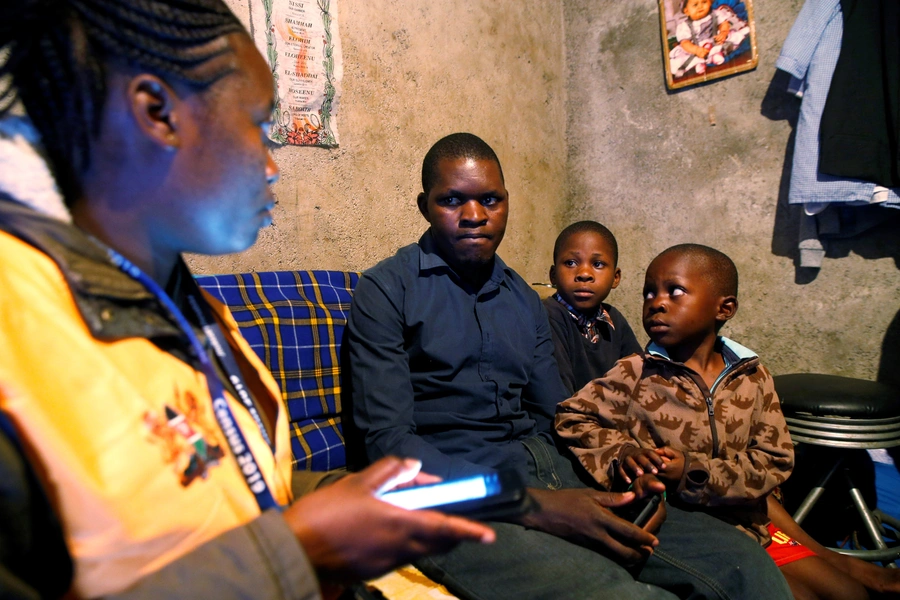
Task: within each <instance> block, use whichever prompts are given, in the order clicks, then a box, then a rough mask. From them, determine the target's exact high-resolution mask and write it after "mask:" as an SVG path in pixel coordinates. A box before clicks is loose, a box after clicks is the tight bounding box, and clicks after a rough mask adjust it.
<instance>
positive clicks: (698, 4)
mask: <svg viewBox="0 0 900 600" xmlns="http://www.w3.org/2000/svg"><path fill="white" fill-rule="evenodd" d="M659 17H660V21H661V27H662V45H663V60H664V61H665V65H666V84H667V85H668V86H669V89H676V88H680V87H684V86H687V85H694V84H697V83H702V82H704V81H711V80H713V79H718V78H719V77H725V76H726V75H733V74H734V73H740V72H742V71H749V70H751V69H753V68H755V67H756V64H757V62H758V60H759V59H758V56H757V53H756V25H755V23H754V22H753V5H752V2H751V0H659Z"/></svg>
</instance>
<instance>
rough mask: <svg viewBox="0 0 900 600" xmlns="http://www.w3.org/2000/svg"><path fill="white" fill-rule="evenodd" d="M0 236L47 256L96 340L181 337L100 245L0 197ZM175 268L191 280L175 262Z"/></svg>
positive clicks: (146, 293) (148, 294) (151, 298)
mask: <svg viewBox="0 0 900 600" xmlns="http://www.w3.org/2000/svg"><path fill="white" fill-rule="evenodd" d="M0 231H6V232H7V233H9V234H10V235H13V236H15V237H17V238H19V239H20V240H22V241H23V242H25V243H27V244H29V245H30V246H33V247H34V248H36V249H38V250H40V251H41V252H43V253H44V254H46V255H47V256H48V257H49V258H50V259H51V260H53V262H55V263H56V265H57V266H58V267H59V270H60V271H61V272H62V274H63V276H64V277H65V279H66V283H67V284H68V286H69V289H70V290H71V292H72V297H73V299H74V300H75V304H76V305H77V306H78V310H79V312H80V313H81V316H82V318H83V319H84V322H85V324H86V325H87V326H88V328H89V329H90V331H91V333H92V334H93V336H94V337H96V338H98V339H121V338H124V337H143V338H151V337H159V336H170V335H171V336H180V335H181V333H180V330H179V329H178V328H177V326H175V325H174V323H172V322H170V321H169V320H168V319H167V318H166V317H165V316H164V315H163V311H156V310H147V307H148V305H150V304H155V303H158V301H157V300H156V297H155V296H154V295H153V294H152V293H151V292H150V291H149V290H147V289H146V288H145V287H144V286H143V285H142V284H141V283H140V282H138V281H136V280H134V279H132V278H131V277H129V276H128V275H126V274H125V273H123V272H122V271H120V270H119V268H118V267H116V266H115V265H114V264H113V263H112V261H111V260H110V259H109V257H108V256H107V254H106V251H105V250H104V249H103V247H102V245H100V244H98V243H96V242H94V241H93V240H92V239H91V238H89V237H88V236H87V234H85V233H84V232H83V231H81V230H80V229H78V228H77V227H74V226H72V225H70V224H68V223H65V222H63V221H61V220H59V219H56V218H52V217H48V216H47V215H45V214H42V213H40V212H38V211H36V210H34V209H32V208H28V207H26V206H24V205H21V204H18V203H16V202H13V201H9V200H8V199H7V198H5V197H4V195H3V194H2V193H0ZM176 269H178V270H180V271H182V272H181V273H180V276H181V277H190V276H191V275H190V271H189V270H188V269H187V265H185V264H184V262H183V261H182V260H181V259H179V262H178V265H177V266H176Z"/></svg>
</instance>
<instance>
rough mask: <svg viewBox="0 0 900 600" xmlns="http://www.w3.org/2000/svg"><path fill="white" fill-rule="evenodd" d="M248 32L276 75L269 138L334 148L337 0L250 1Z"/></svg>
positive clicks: (340, 72)
mask: <svg viewBox="0 0 900 600" xmlns="http://www.w3.org/2000/svg"><path fill="white" fill-rule="evenodd" d="M250 32H251V33H252V35H253V40H254V42H255V43H256V46H257V48H259V50H260V52H262V54H263V56H265V58H266V61H267V62H268V63H269V67H270V68H271V69H272V76H273V77H274V79H275V85H276V99H275V102H276V105H275V111H274V114H273V118H272V121H273V124H272V131H271V132H270V134H269V137H270V138H271V139H272V140H273V141H275V142H277V143H279V144H291V145H295V146H327V147H333V146H337V145H338V131H337V115H338V106H339V99H340V95H341V79H342V77H343V63H342V59H341V40H340V36H339V35H338V20H337V0H250Z"/></svg>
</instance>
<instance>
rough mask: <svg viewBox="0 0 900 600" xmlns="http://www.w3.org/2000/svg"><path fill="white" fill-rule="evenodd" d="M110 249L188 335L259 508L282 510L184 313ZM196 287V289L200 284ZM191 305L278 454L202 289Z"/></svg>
mask: <svg viewBox="0 0 900 600" xmlns="http://www.w3.org/2000/svg"><path fill="white" fill-rule="evenodd" d="M106 250H107V253H108V254H109V258H110V260H112V262H113V264H115V265H116V266H117V267H118V268H119V269H120V270H121V271H122V272H123V273H125V274H126V275H128V276H129V277H131V278H132V279H135V280H137V281H139V282H140V283H142V284H143V285H144V286H145V287H146V288H147V289H148V290H150V292H151V293H152V294H153V295H154V296H156V298H157V300H159V301H160V303H161V304H162V305H163V306H164V307H165V308H166V310H167V311H168V312H169V315H170V316H171V317H172V318H173V319H174V320H175V322H176V323H177V324H178V327H179V329H181V331H182V333H184V335H185V336H187V338H188V341H189V342H190V344H191V348H192V349H193V352H194V355H195V357H196V358H197V360H198V361H199V362H200V368H201V369H202V371H203V374H204V375H205V376H206V385H207V386H208V387H209V396H210V398H212V407H213V414H215V417H216V421H218V423H219V428H220V429H221V430H222V434H223V435H224V436H225V440H226V441H227V442H228V446H229V448H231V452H232V454H234V458H235V460H236V461H237V464H238V468H239V469H240V471H241V474H242V475H243V476H244V480H245V481H246V482H247V487H249V488H250V491H251V492H253V495H254V496H255V497H256V503H257V504H258V505H259V508H260V510H261V511H265V510H268V509H270V508H277V509H279V510H280V509H281V508H282V507H281V505H279V504H278V502H276V501H275V498H274V496H272V492H271V490H269V486H268V484H267V483H266V480H265V478H264V477H263V475H262V472H261V471H260V468H259V464H258V463H257V461H256V457H255V456H253V452H252V451H251V450H250V446H249V444H247V440H246V438H245V437H244V432H243V431H241V428H240V426H239V425H238V423H237V420H236V419H235V418H234V414H233V413H232V412H231V407H230V406H229V405H228V399H227V398H226V397H225V388H224V386H223V385H222V382H221V380H220V379H219V374H218V373H217V371H216V368H215V366H214V365H213V363H212V361H211V360H210V358H209V355H208V354H207V353H206V350H205V349H204V348H203V344H202V343H200V340H199V339H198V338H197V335H196V334H195V333H194V330H193V328H191V325H190V323H189V322H188V320H187V319H186V318H185V316H184V314H182V312H181V310H179V308H178V307H177V306H176V305H175V303H174V302H173V301H172V299H171V298H169V295H168V294H166V292H165V291H164V290H163V289H162V288H161V287H159V285H158V284H157V283H156V282H155V281H154V280H153V279H151V278H150V277H148V276H147V274H145V273H144V272H143V271H141V270H140V269H139V268H137V266H135V265H134V264H132V263H131V261H129V260H128V259H127V258H125V257H124V256H122V255H121V254H119V253H118V252H116V251H115V250H113V249H111V248H107V249H106ZM194 285H195V286H196V284H194ZM188 304H189V305H190V307H191V310H192V311H194V313H195V316H196V317H197V319H198V320H199V322H200V324H201V327H202V329H203V332H204V333H205V334H206V336H207V337H208V338H209V341H210V345H211V346H212V348H213V351H214V352H215V353H216V357H217V358H218V359H219V360H220V362H221V364H222V368H223V370H224V371H225V373H226V375H227V377H228V380H229V381H230V382H231V384H232V386H234V389H235V391H236V392H237V395H238V396H239V399H240V401H241V403H242V404H243V405H244V406H245V407H246V408H247V410H248V412H249V413H250V415H251V416H252V417H253V419H254V421H255V422H256V426H257V427H258V428H259V431H260V434H261V435H262V437H263V439H264V440H265V441H266V444H268V446H269V448H271V449H272V450H273V452H274V445H273V444H272V442H271V440H270V439H269V434H268V432H267V431H266V427H265V425H264V423H263V421H262V418H261V417H260V415H259V411H258V410H257V409H256V405H255V404H254V403H253V399H252V398H251V397H250V393H249V392H248V391H247V388H246V386H245V385H244V382H243V379H242V378H241V376H240V370H239V368H238V366H237V361H235V359H234V356H233V355H232V354H231V350H230V348H229V347H228V342H227V340H226V339H225V337H224V335H223V334H222V332H221V330H220V329H219V327H218V325H217V324H216V323H215V321H214V319H213V317H212V315H211V314H210V312H209V308H208V307H207V306H206V304H205V302H203V301H202V298H199V291H198V290H192V291H191V292H190V293H189V294H188Z"/></svg>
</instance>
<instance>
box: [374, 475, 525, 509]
mask: <svg viewBox="0 0 900 600" xmlns="http://www.w3.org/2000/svg"><path fill="white" fill-rule="evenodd" d="M378 498H380V499H381V500H383V501H385V502H389V503H390V504H393V505H395V506H399V507H401V508H405V509H407V510H416V509H421V508H428V509H433V510H439V511H441V512H445V513H450V514H456V515H462V516H465V517H469V518H471V519H502V518H509V517H512V516H516V515H519V514H522V513H524V512H525V511H526V510H527V509H528V504H529V502H528V494H527V493H526V491H525V486H524V484H523V483H522V479H521V478H520V477H519V475H518V473H517V472H516V471H499V472H497V473H489V474H485V475H476V476H474V477H466V478H463V479H452V480H449V481H442V482H440V483H432V484H429V485H420V486H415V487H409V488H404V489H400V490H392V491H390V492H384V493H382V494H379V495H378Z"/></svg>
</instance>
